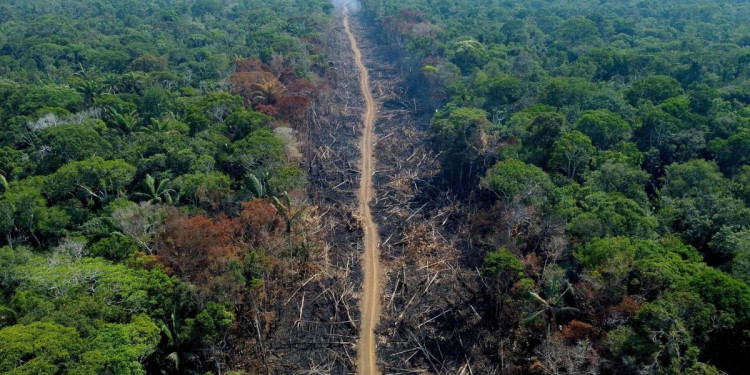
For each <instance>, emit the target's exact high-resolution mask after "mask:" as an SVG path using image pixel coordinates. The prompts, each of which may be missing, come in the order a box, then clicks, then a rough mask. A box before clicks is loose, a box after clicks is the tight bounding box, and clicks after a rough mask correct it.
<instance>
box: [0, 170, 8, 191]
mask: <svg viewBox="0 0 750 375" xmlns="http://www.w3.org/2000/svg"><path fill="white" fill-rule="evenodd" d="M0 186H2V187H3V193H4V192H6V191H8V180H6V179H5V176H3V175H1V174H0Z"/></svg>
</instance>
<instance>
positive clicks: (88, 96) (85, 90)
mask: <svg viewBox="0 0 750 375" xmlns="http://www.w3.org/2000/svg"><path fill="white" fill-rule="evenodd" d="M106 89H107V87H106V86H105V85H103V84H101V83H99V82H97V81H94V80H89V81H83V82H81V83H80V84H78V86H77V87H76V91H78V92H80V93H81V94H83V98H84V102H85V103H86V104H87V105H91V104H93V103H94V101H95V100H96V99H98V98H99V97H100V96H101V94H102V93H103V92H104V91H105V90H106Z"/></svg>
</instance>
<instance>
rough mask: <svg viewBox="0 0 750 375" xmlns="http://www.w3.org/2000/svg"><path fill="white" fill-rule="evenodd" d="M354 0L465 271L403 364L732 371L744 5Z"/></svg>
mask: <svg viewBox="0 0 750 375" xmlns="http://www.w3.org/2000/svg"><path fill="white" fill-rule="evenodd" d="M364 3H365V6H364V14H365V15H364V17H365V18H366V19H367V20H368V21H369V22H372V23H373V24H374V25H375V26H374V27H376V28H377V30H378V33H377V35H376V36H375V38H376V40H377V41H378V43H379V44H381V45H384V46H387V49H388V51H387V55H388V56H389V57H390V58H391V59H392V61H393V63H394V64H395V65H396V66H397V68H398V69H399V70H400V72H401V74H402V75H404V76H406V77H408V78H407V79H406V80H405V82H407V84H408V87H407V88H406V89H407V90H408V91H407V93H408V95H409V96H410V97H411V98H414V99H416V101H417V102H418V103H421V108H418V109H417V110H421V114H422V117H423V118H426V119H425V120H424V121H423V123H424V124H425V125H424V126H425V127H426V128H427V129H428V131H429V134H430V136H431V141H430V142H431V145H432V148H433V150H435V152H436V153H438V154H439V161H440V166H441V172H440V174H439V176H438V183H440V184H441V186H442V189H445V190H449V191H451V192H452V193H453V194H455V195H457V196H458V197H460V201H461V202H462V203H463V204H464V205H466V206H467V207H468V210H469V211H470V213H469V214H468V215H467V216H466V217H465V219H466V221H467V222H469V223H470V224H469V225H467V226H466V232H465V234H464V235H465V236H467V237H468V238H467V240H466V242H468V244H464V245H465V247H466V249H467V250H466V251H465V252H463V253H462V254H463V255H464V260H463V262H461V263H459V265H460V266H462V267H464V268H467V269H469V270H471V269H472V268H474V269H479V270H481V272H480V273H481V276H480V284H479V286H477V287H475V288H471V287H467V288H464V289H462V293H464V294H465V293H466V292H467V291H468V292H470V293H477V294H475V295H473V296H471V297H468V296H467V297H464V300H462V301H461V300H460V299H457V300H454V301H451V303H449V304H447V305H446V304H445V303H443V304H444V305H445V306H444V307H443V308H441V309H435V310H434V311H433V313H432V315H429V316H428V317H429V318H430V320H432V319H433V318H434V319H436V320H443V322H442V323H437V324H436V326H435V328H434V331H431V333H428V334H426V335H424V337H423V338H422V339H421V340H420V341H421V343H422V344H421V345H422V346H421V347H423V348H425V349H426V350H423V351H417V352H409V354H410V355H417V356H422V357H423V358H422V362H421V364H419V365H414V366H413V367H412V368H419V366H423V368H426V369H428V370H429V371H434V372H445V373H451V372H453V373H457V372H461V371H463V373H469V371H471V368H472V366H473V371H474V373H498V374H515V373H544V374H597V373H604V374H636V373H638V374H646V373H648V374H717V373H721V372H726V373H730V374H740V373H744V372H745V371H747V370H746V369H747V367H746V364H745V362H744V357H745V356H746V355H747V354H749V353H750V340H749V338H750V288H748V283H750V269H748V260H750V196H749V195H748V191H749V190H748V188H749V187H750V165H749V164H750V158H749V156H750V25H749V24H748V23H747V19H748V16H750V6H749V5H748V3H747V2H744V1H729V2H726V1H725V2H720V1H711V0H706V1H643V0H636V1H574V2H570V1H554V0H552V1H524V2H520V1H500V0H498V1H493V0H484V1H482V0H478V1H461V0H370V1H365V2H364ZM441 220H442V219H441ZM427 277H428V279H429V278H430V275H428V276H427ZM435 277H437V274H436V275H435ZM476 278H477V275H476V273H475V275H474V276H471V275H469V276H468V277H463V278H462V277H458V278H456V279H455V280H453V281H452V283H453V284H464V283H466V280H468V279H476ZM427 287H428V288H429V287H430V285H429V284H427ZM386 289H387V288H386ZM425 290H426V289H425ZM439 293H444V292H439ZM442 298H444V297H439V296H435V297H434V302H435V303H436V304H440V303H442V302H440V301H441V299H442ZM456 301H459V302H456ZM408 303H412V302H411V301H408ZM467 305H469V306H470V307H471V309H469V308H468V307H467ZM477 305H480V306H482V308H483V309H482V310H481V311H478V309H475V307H477ZM460 310H463V311H464V312H465V313H459V312H460ZM474 314H476V318H474V317H473V315H474ZM397 320H398V319H397ZM418 323H419V324H414V325H413V326H411V328H409V329H412V330H411V331H409V329H407V328H402V331H403V332H412V333H409V335H413V332H424V331H422V330H423V328H424V327H423V325H424V324H427V323H429V324H433V323H435V321H430V322H427V321H423V322H418ZM406 326H408V323H407V324H404V327H406ZM404 336H406V335H404ZM477 336H479V337H478V338H477ZM456 348H458V349H456ZM402 349H404V350H406V348H402ZM394 352H395V350H394V351H392V352H390V353H394ZM428 352H429V353H431V354H425V353H428ZM446 364H447V365H446ZM467 364H469V365H468V366H467ZM446 366H447V367H446ZM451 368H452V369H453V370H450V369H451Z"/></svg>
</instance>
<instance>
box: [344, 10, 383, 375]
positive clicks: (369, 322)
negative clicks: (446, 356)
mask: <svg viewBox="0 0 750 375" xmlns="http://www.w3.org/2000/svg"><path fill="white" fill-rule="evenodd" d="M344 30H345V31H346V34H347V36H348V37H349V43H350V44H351V47H352V51H353V52H354V60H355V63H356V64H357V68H358V70H359V77H360V80H359V83H360V89H361V90H362V96H363V97H364V98H365V115H364V117H363V118H362V120H363V129H362V140H361V143H360V151H361V153H362V158H361V161H360V172H361V174H362V176H361V178H360V182H359V193H358V194H357V199H358V201H359V218H360V220H361V222H362V228H363V229H364V232H365V233H364V234H365V239H364V253H363V254H362V273H363V286H362V298H361V322H360V333H359V342H358V343H357V371H358V373H359V374H362V375H375V374H379V372H378V366H377V352H376V349H375V347H376V345H375V332H374V331H375V326H376V325H377V324H378V318H379V316H380V285H379V283H378V273H379V266H380V264H379V258H378V257H379V251H378V243H379V242H380V240H379V238H378V228H377V226H376V225H375V222H374V221H373V220H372V213H371V212H370V200H371V199H372V195H373V187H372V175H373V173H374V172H375V167H374V162H373V156H372V153H373V146H374V145H373V143H374V142H373V139H374V135H373V127H374V125H375V118H376V116H377V110H376V107H375V100H374V99H373V97H372V92H371V91H370V78H369V75H368V72H367V68H366V67H365V65H364V64H363V63H362V53H361V52H360V50H359V47H357V40H356V39H355V38H354V35H353V34H352V32H351V30H350V29H349V14H348V12H347V11H346V9H344Z"/></svg>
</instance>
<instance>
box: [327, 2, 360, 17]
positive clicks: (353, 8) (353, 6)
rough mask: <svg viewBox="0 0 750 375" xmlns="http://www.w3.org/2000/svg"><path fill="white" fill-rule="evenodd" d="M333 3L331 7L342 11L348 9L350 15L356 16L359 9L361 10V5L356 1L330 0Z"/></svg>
mask: <svg viewBox="0 0 750 375" xmlns="http://www.w3.org/2000/svg"><path fill="white" fill-rule="evenodd" d="M331 2H333V6H335V7H336V8H338V9H343V8H344V7H346V8H347V9H349V13H350V14H357V13H359V11H360V9H362V4H360V3H359V1H357V0H331Z"/></svg>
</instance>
